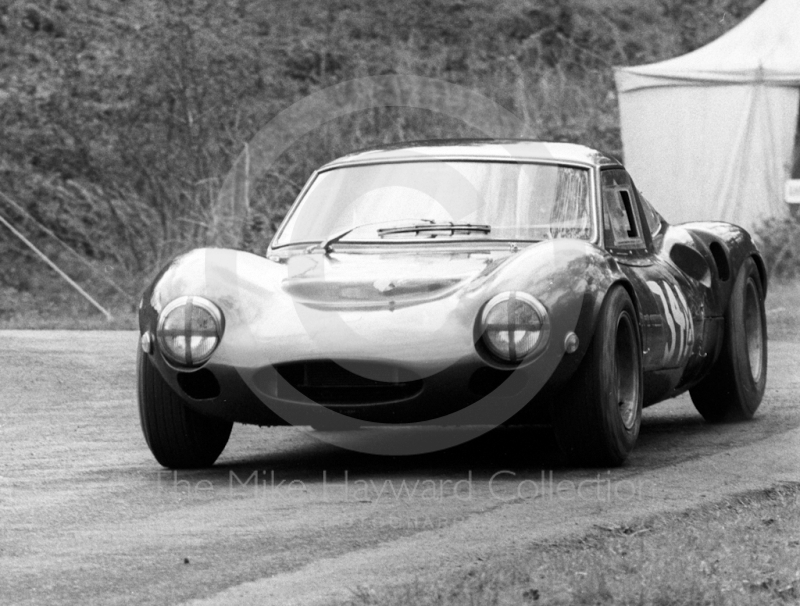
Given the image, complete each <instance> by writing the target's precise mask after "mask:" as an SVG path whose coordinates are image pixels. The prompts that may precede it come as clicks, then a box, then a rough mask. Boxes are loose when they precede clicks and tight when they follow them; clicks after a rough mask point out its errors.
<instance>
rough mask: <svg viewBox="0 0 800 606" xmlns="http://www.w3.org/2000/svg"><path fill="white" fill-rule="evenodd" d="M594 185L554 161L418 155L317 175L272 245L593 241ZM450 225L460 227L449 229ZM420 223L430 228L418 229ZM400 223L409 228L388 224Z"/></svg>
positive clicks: (582, 172) (583, 171) (583, 174)
mask: <svg viewBox="0 0 800 606" xmlns="http://www.w3.org/2000/svg"><path fill="white" fill-rule="evenodd" d="M589 191H590V189H589V170H588V169H586V168H580V167H574V166H561V165H556V164H536V163H520V162H502V161H496V162H487V161H416V162H394V163H385V164H368V165H360V166H348V167H341V168H335V169H332V170H327V171H323V172H320V173H319V174H318V175H317V176H316V178H315V179H314V181H313V183H311V185H310V186H309V187H308V188H307V190H306V192H305V195H304V196H303V197H302V199H301V200H300V201H299V202H298V204H297V205H296V206H295V208H294V210H293V211H292V213H291V214H290V216H289V217H288V218H287V220H286V221H285V223H284V226H283V228H282V229H281V230H280V231H279V232H278V236H277V238H276V240H275V242H274V244H273V245H274V246H283V245H287V244H296V243H314V242H324V241H326V240H329V239H330V238H331V237H332V236H333V235H334V234H339V235H338V236H336V240H337V241H341V242H346V241H370V242H374V241H392V242H396V241H398V240H421V239H430V238H439V239H447V240H452V239H471V240H473V239H483V240H486V239H491V240H531V241H536V240H545V239H550V238H580V239H583V240H589V239H591V238H592V236H593V233H592V232H593V230H592V220H591V210H590V196H589ZM451 224H452V225H455V227H456V228H455V229H446V228H445V227H446V226H447V225H451ZM419 225H422V226H426V228H425V229H414V226H419ZM431 225H433V226H442V229H438V228H435V229H434V228H431ZM394 226H396V227H398V228H403V227H409V226H410V227H411V228H410V229H389V228H391V227H394ZM343 232H347V233H346V234H344V235H342V234H343Z"/></svg>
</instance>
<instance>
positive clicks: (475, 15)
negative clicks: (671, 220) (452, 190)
mask: <svg viewBox="0 0 800 606" xmlns="http://www.w3.org/2000/svg"><path fill="white" fill-rule="evenodd" d="M759 3H760V0H745V1H740V0H691V1H689V2H686V1H681V0H646V1H639V0H613V1H611V2H601V1H600V0H570V1H562V0H407V1H404V2H393V1H390V0H307V1H305V2H284V1H280V2H277V1H275V0H202V1H201V0H176V1H173V0H170V2H161V1H159V0H138V1H137V2H125V1H123V0H35V1H10V2H8V1H7V2H5V3H2V4H0V56H2V57H4V59H1V60H0V141H2V143H0V192H2V193H4V194H7V195H8V196H10V197H11V198H12V199H14V200H17V201H18V202H19V203H20V204H21V205H22V206H23V207H24V209H25V210H26V212H28V213H30V215H32V216H33V217H34V218H35V220H37V221H39V222H41V223H42V224H43V225H45V226H46V227H47V228H48V229H50V230H52V231H53V232H54V233H55V234H57V235H58V237H59V238H61V239H62V240H63V241H64V242H65V243H66V244H68V245H69V246H70V247H72V248H74V249H76V250H77V251H79V252H80V253H81V254H82V255H84V256H85V257H86V258H87V259H89V260H90V262H91V263H93V264H95V266H96V268H98V269H102V270H103V271H105V272H108V273H109V274H110V275H112V276H113V277H114V279H115V281H118V282H122V283H123V286H124V287H125V288H126V289H128V290H130V291H134V292H135V291H138V290H139V289H140V287H141V285H142V284H143V282H144V280H145V279H146V277H147V276H148V275H149V274H150V273H151V272H152V271H153V269H154V268H156V267H158V266H159V265H161V264H162V263H163V262H165V261H166V260H167V259H168V258H169V257H170V256H171V255H173V254H174V253H175V252H177V251H180V250H183V249H186V248H189V247H191V246H195V245H197V244H203V243H205V242H206V241H207V238H208V226H209V225H210V224H211V223H212V222H213V218H214V217H213V213H214V201H215V200H216V197H217V193H218V191H219V188H220V184H221V179H222V178H223V177H224V175H225V174H226V173H227V171H228V169H229V167H230V165H231V163H232V161H233V159H234V158H235V156H236V155H237V154H238V153H239V152H240V151H241V150H242V148H243V145H244V143H245V142H246V141H248V140H249V139H250V138H251V137H252V135H253V134H254V133H256V132H257V131H258V130H259V128H260V127H261V126H263V125H264V124H265V123H266V122H267V121H268V120H269V119H270V118H271V117H273V116H275V115H276V114H277V113H278V112H279V111H281V110H282V109H284V108H286V107H288V106H289V105H291V104H292V103H293V102H295V101H297V100H299V99H301V98H303V97H304V96H305V95H307V94H309V93H313V92H314V91H318V90H321V89H324V88H325V87H327V86H330V85H333V84H336V83H339V82H343V81H345V80H348V79H352V78H356V77H362V76H370V75H382V74H415V75H420V76H428V77H433V78H438V79H442V80H446V81H448V82H453V83H457V84H461V85H464V86H467V87H470V88H472V89H475V90H478V91H480V92H482V93H483V94H485V95H487V96H489V97H491V98H492V99H494V100H495V101H496V102H498V103H500V104H501V105H502V106H503V107H505V108H507V109H508V110H510V111H511V112H514V113H515V114H516V115H517V116H519V117H520V119H521V120H522V121H523V122H524V123H525V125H526V127H527V129H528V131H529V132H530V133H531V134H533V135H535V136H538V137H541V138H544V139H561V140H578V141H581V142H584V143H587V144H589V145H593V146H596V147H600V148H603V149H606V150H608V151H610V152H612V153H619V152H620V151H621V150H620V147H621V144H620V139H619V129H618V120H617V107H616V97H615V91H614V86H613V76H612V70H611V67H612V66H613V65H622V64H630V63H641V62H648V61H653V60H657V59H662V58H665V57H668V56H673V55H678V54H681V53H683V52H686V51H689V50H691V49H693V48H695V47H697V46H700V45H702V44H704V43H706V42H707V41H709V40H710V39H712V38H714V37H716V36H718V35H719V34H721V33H722V32H724V31H725V30H727V29H729V28H730V27H731V26H732V25H734V23H735V22H736V21H737V20H739V19H741V18H742V17H744V16H746V15H747V14H748V13H749V11H750V10H752V8H753V7H754V6H756V5H757V4H759ZM475 134H477V133H475V132H474V130H473V129H471V128H469V127H467V126H466V125H464V124H463V123H460V122H459V121H458V120H457V119H450V118H446V117H442V116H440V115H437V114H434V113H432V112H430V111H425V110H413V109H407V108H406V109H403V108H377V109H373V110H368V111H362V112H358V113H356V114H353V115H350V116H348V117H345V118H341V119H339V120H337V121H335V122H333V123H331V124H328V125H326V126H325V127H323V128H320V129H317V131H315V132H314V133H312V134H309V135H308V136H305V137H302V138H301V139H299V140H298V141H297V142H296V143H295V144H294V145H293V146H292V147H291V148H290V149H289V150H288V151H287V152H286V153H285V154H283V156H281V158H280V160H279V162H278V164H277V165H276V166H275V167H274V168H273V170H271V171H269V173H268V174H267V175H265V177H264V179H263V180H262V181H261V182H260V183H259V184H258V186H257V187H256V188H255V189H254V195H253V196H252V208H251V213H250V217H249V230H248V232H247V233H246V244H247V245H248V246H249V247H251V248H253V249H254V250H261V249H263V248H264V247H265V246H266V243H267V241H268V238H269V236H270V235H271V233H272V231H273V230H274V226H275V225H276V223H277V222H278V221H279V220H280V218H281V216H282V214H283V213H284V212H285V209H286V208H287V206H288V204H289V203H290V202H291V200H292V199H293V197H294V196H295V195H296V193H297V191H298V189H299V187H300V186H301V185H302V183H303V182H304V181H305V179H306V178H307V176H308V174H309V173H310V171H311V170H313V168H314V167H316V166H318V165H319V164H321V163H322V162H324V161H326V160H328V159H330V158H332V157H335V156H337V155H340V154H342V153H345V152H347V151H351V150H352V149H355V148H359V147H364V146H367V145H372V144H379V143H384V142H388V141H397V140H405V139H415V138H427V137H440V136H456V137H458V136H465V135H475ZM0 213H2V215H3V216H5V217H7V218H9V219H10V220H12V221H13V222H15V224H18V225H20V227H21V228H22V229H24V230H25V231H26V233H28V234H29V235H31V236H32V237H33V238H34V240H36V241H37V242H38V243H39V244H40V245H42V246H44V247H45V248H47V249H48V254H54V255H56V256H58V258H59V262H63V263H64V264H65V266H66V268H67V269H68V271H71V272H72V271H73V270H74V271H84V270H82V269H81V270H79V269H78V268H77V266H76V265H75V263H74V262H73V261H72V260H71V259H72V256H71V255H70V256H63V255H61V256H59V254H60V253H58V251H60V250H62V249H61V247H60V245H57V244H55V243H54V242H53V241H51V240H50V239H48V238H43V237H42V234H41V232H40V231H38V230H37V228H34V223H32V222H30V220H26V221H27V222H24V221H23V215H22V214H20V213H19V212H18V211H14V210H13V209H11V207H9V206H8V205H6V204H5V203H3V202H2V201H0ZM0 254H2V255H3V259H4V263H3V265H2V267H0V282H2V284H4V285H5V287H6V288H13V289H16V290H18V291H26V290H29V289H30V288H31V281H30V273H31V272H42V273H43V274H45V275H47V276H49V273H48V272H49V270H48V269H46V268H44V267H43V266H39V265H37V264H36V263H33V262H32V261H31V260H30V259H29V258H28V253H27V252H25V251H24V250H23V249H22V248H21V247H20V245H19V243H18V242H16V241H13V240H11V239H8V238H4V239H3V240H2V241H0ZM53 281H55V279H54V278H53ZM43 282H44V283H47V280H43ZM93 287H94V285H93ZM59 288H60V285H59ZM97 288H99V285H97ZM100 296H101V297H110V298H113V297H117V296H121V295H116V294H114V292H112V291H108V292H105V291H102V290H101V292H100ZM0 313H2V311H0Z"/></svg>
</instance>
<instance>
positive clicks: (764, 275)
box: [752, 253, 769, 297]
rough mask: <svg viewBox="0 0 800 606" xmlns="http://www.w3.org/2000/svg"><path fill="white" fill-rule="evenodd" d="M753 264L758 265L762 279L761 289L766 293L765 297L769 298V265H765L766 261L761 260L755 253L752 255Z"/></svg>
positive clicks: (759, 275)
mask: <svg viewBox="0 0 800 606" xmlns="http://www.w3.org/2000/svg"><path fill="white" fill-rule="evenodd" d="M752 259H753V262H754V263H755V264H756V269H757V270H758V277H759V278H760V279H761V288H762V290H763V291H764V296H765V297H766V296H767V276H768V275H769V274H767V265H766V263H764V259H762V258H761V255H760V254H758V253H755V254H753V255H752Z"/></svg>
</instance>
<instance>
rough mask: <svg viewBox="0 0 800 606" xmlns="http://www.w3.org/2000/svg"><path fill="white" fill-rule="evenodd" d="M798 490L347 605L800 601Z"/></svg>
mask: <svg viewBox="0 0 800 606" xmlns="http://www.w3.org/2000/svg"><path fill="white" fill-rule="evenodd" d="M798 528H800V485H792V486H784V487H781V488H777V489H775V490H771V491H768V492H765V493H759V494H749V495H743V496H740V497H736V498H732V499H728V500H726V501H723V502H721V503H715V504H712V505H708V506H705V507H703V508H700V509H695V510H690V511H686V512H683V513H680V514H670V515H665V516H659V517H653V518H647V519H643V520H637V521H632V522H631V524H630V525H628V526H621V527H597V530H596V531H595V532H592V533H590V534H589V535H587V536H584V537H581V538H578V539H569V540H565V541H561V542H554V543H546V544H534V545H531V546H530V547H529V548H528V549H527V551H526V552H525V553H524V554H523V555H522V556H520V555H519V554H515V556H514V557H513V558H499V559H495V560H490V561H487V562H485V563H476V565H474V566H473V567H471V568H470V569H469V570H467V571H465V572H463V573H459V574H457V575H455V576H450V577H447V578H443V579H440V580H439V581H438V582H436V583H435V584H427V583H425V584H423V583H415V584H412V585H408V586H403V587H395V588H392V589H388V590H381V589H375V588H365V587H361V588H357V589H355V590H354V595H353V598H352V599H351V600H349V601H348V602H347V604H348V605H349V606H378V605H380V606H400V605H403V606H407V605H414V606H451V605H452V606H456V605H458V606H461V605H463V604H476V605H478V604H507V605H514V604H519V605H526V604H534V603H535V604H563V605H569V606H584V605H585V606H588V605H597V604H631V605H633V604H636V605H641V606H649V605H653V606H667V605H672V604H675V605H684V604H713V605H718V606H727V605H732V606H733V605H739V604H742V605H744V604H747V605H760V604H788V603H797V602H798V601H800V535H798V533H797V529H798Z"/></svg>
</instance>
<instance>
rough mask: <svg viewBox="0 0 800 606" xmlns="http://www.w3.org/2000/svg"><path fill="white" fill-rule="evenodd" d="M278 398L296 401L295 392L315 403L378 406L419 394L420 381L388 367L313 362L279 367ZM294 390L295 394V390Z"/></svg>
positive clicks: (402, 369) (381, 365)
mask: <svg viewBox="0 0 800 606" xmlns="http://www.w3.org/2000/svg"><path fill="white" fill-rule="evenodd" d="M275 370H277V371H278V374H279V375H280V377H281V378H282V379H283V380H282V381H280V380H279V381H278V397H279V398H282V399H287V400H295V399H298V398H297V393H296V391H299V392H300V393H301V394H303V395H304V396H306V397H307V398H309V399H310V400H312V401H313V402H317V403H318V404H380V403H387V402H397V401H401V400H407V399H409V398H413V397H414V396H416V395H418V394H419V393H420V392H421V391H422V379H420V378H419V377H418V376H417V375H415V374H414V373H413V372H411V371H409V370H407V369H404V368H400V367H397V366H394V365H390V364H384V363H380V362H364V361H353V360H346V361H341V362H335V361H333V360H314V361H309V362H294V363H290V364H279V365H276V366H275ZM295 390H296V391H295Z"/></svg>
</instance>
